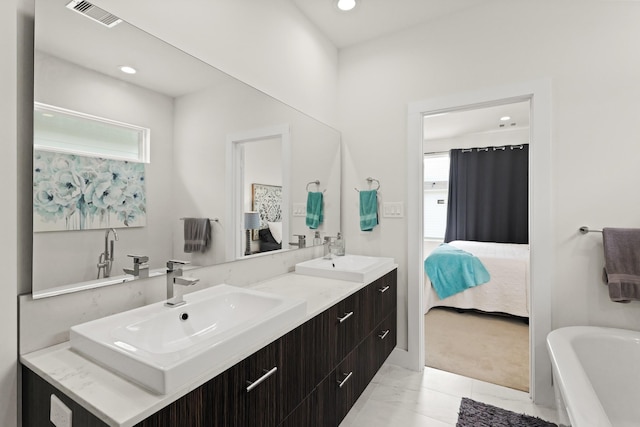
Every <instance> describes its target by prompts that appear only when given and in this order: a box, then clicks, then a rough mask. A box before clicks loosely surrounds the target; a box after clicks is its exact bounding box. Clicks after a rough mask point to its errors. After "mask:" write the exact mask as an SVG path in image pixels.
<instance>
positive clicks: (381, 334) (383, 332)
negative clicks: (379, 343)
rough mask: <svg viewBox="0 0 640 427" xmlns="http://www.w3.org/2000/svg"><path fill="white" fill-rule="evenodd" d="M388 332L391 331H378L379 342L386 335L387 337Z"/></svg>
mask: <svg viewBox="0 0 640 427" xmlns="http://www.w3.org/2000/svg"><path fill="white" fill-rule="evenodd" d="M390 330H391V329H387V330H386V331H380V333H379V334H378V338H380V339H381V340H383V339H385V338H386V337H387V335H389V331H390Z"/></svg>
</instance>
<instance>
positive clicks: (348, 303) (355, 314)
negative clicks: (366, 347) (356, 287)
mask: <svg viewBox="0 0 640 427" xmlns="http://www.w3.org/2000/svg"><path fill="white" fill-rule="evenodd" d="M360 295H361V293H356V294H353V295H351V296H350V297H348V298H346V299H345V300H343V301H341V302H340V303H338V304H336V305H335V306H333V307H332V308H331V309H330V310H329V311H330V312H331V313H332V314H331V317H332V318H333V319H332V320H331V321H332V322H333V324H334V326H335V331H336V335H335V351H336V353H335V355H336V356H335V360H336V361H341V360H342V359H344V358H345V356H346V355H347V354H349V352H351V350H353V349H354V348H355V346H356V345H358V342H359V341H360V339H361V331H362V313H361V311H360V306H359V303H360Z"/></svg>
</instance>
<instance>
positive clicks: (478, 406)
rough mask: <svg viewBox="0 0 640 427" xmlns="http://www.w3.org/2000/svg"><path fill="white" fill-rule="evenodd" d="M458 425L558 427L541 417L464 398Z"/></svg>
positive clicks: (481, 426)
mask: <svg viewBox="0 0 640 427" xmlns="http://www.w3.org/2000/svg"><path fill="white" fill-rule="evenodd" d="M456 427H557V426H556V425H555V424H554V423H550V422H548V421H545V420H541V419H540V418H536V417H531V416H529V415H523V414H516V413H515V412H511V411H507V410H506V409H502V408H498V407H496V406H492V405H487V404H486V403H481V402H476V401H475V400H471V399H467V398H466V397H463V398H462V403H460V411H459V415H458V423H457V424H456Z"/></svg>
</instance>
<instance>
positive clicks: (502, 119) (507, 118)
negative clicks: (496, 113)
mask: <svg viewBox="0 0 640 427" xmlns="http://www.w3.org/2000/svg"><path fill="white" fill-rule="evenodd" d="M500 120H501V121H503V122H506V121H507V120H511V117H509V116H503V117H500Z"/></svg>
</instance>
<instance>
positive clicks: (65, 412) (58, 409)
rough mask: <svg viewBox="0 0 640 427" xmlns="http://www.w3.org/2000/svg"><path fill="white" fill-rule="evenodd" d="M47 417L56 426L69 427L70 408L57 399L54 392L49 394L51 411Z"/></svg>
mask: <svg viewBox="0 0 640 427" xmlns="http://www.w3.org/2000/svg"><path fill="white" fill-rule="evenodd" d="M49 419H50V421H51V423H53V425H54V426H56V427H71V409H69V408H68V407H67V405H65V404H64V403H63V402H62V401H61V400H60V399H58V396H56V395H55V394H52V395H51V412H50V415H49Z"/></svg>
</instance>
